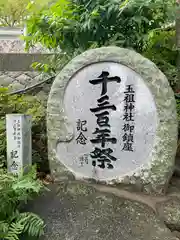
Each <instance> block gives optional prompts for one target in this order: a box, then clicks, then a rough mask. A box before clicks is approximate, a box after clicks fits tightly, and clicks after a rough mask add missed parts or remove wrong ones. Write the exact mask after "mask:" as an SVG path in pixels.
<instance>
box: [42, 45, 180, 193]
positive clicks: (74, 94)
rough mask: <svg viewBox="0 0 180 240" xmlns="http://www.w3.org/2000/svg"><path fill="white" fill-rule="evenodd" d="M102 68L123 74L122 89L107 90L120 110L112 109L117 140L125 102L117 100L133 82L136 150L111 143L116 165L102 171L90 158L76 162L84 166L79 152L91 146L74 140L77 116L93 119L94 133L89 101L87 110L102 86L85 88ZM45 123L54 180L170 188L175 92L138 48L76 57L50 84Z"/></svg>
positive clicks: (174, 143) (113, 74)
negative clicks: (123, 151) (130, 151)
mask: <svg viewBox="0 0 180 240" xmlns="http://www.w3.org/2000/svg"><path fill="white" fill-rule="evenodd" d="M94 65H95V66H94ZM92 69H93V71H92ZM99 69H100V70H99ZM100 72H102V73H103V72H106V73H107V72H108V73H110V75H111V76H110V77H116V76H117V78H118V77H120V82H121V88H120V87H119V88H118V89H117V86H115V85H113V84H115V83H113V84H112V85H111V86H110V87H109V88H110V89H108V90H109V93H110V94H109V96H110V100H111V101H112V103H113V104H116V108H117V110H118V111H117V112H118V113H117V114H112V113H110V116H111V118H112V122H113V123H112V127H111V130H112V131H111V132H112V136H113V137H116V135H117V134H118V135H119V136H118V137H117V139H118V138H119V139H122V137H123V136H121V135H122V134H121V131H122V130H121V129H122V126H123V123H122V118H123V105H122V104H119V105H118V103H122V102H123V94H124V93H125V91H126V87H127V86H128V85H129V86H130V85H132V84H134V86H135V88H134V90H136V91H137V93H136V95H135V98H136V100H137V103H136V105H135V111H136V112H135V114H136V119H135V120H137V124H138V127H137V128H135V148H136V149H135V151H134V153H128V154H126V155H125V154H124V153H123V154H122V152H121V151H122V146H121V142H118V141H117V143H118V144H117V145H116V147H114V148H112V146H111V145H110V146H109V148H110V149H111V150H113V151H114V152H115V154H116V155H115V156H116V160H117V159H118V161H116V163H115V165H114V166H113V167H114V169H112V166H111V170H109V169H108V171H106V169H105V170H103V171H102V169H101V170H99V168H98V167H97V166H95V165H93V164H92V161H90V164H89V159H88V158H87V161H86V164H84V166H83V168H81V166H78V164H79V165H81V164H80V162H78V161H79V160H78V156H79V158H80V157H81V155H83V156H84V155H86V153H87V152H89V147H88V148H87V149H86V148H85V147H86V146H85V147H83V148H79V147H78V146H77V145H75V144H74V143H75V140H77V139H76V137H77V135H76V134H77V133H76V130H75V129H76V126H75V122H76V121H75V120H76V119H77V117H78V116H79V118H80V117H82V119H80V120H83V122H84V123H87V122H88V121H89V123H88V129H90V130H91V134H92V131H93V129H95V126H94V125H93V124H91V122H93V121H95V120H94V118H93V116H92V113H91V115H90V113H88V111H87V109H86V105H87V108H88V107H89V106H92V107H95V106H94V104H95V101H94V99H98V95H97V93H99V96H100V91H101V88H100V87H99V88H97V90H98V91H96V90H95V88H94V86H92V87H91V88H89V90H88V91H87V88H88V87H89V85H88V87H87V83H88V82H90V80H92V79H95V78H98V76H99V74H100ZM117 78H116V82H118V80H117ZM96 81H97V80H96ZM98 81H99V80H98ZM91 100H92V101H91ZM78 106H79V108H78ZM92 107H91V108H92ZM88 114H89V115H88ZM118 114H119V115H118ZM86 116H87V119H85V117H86ZM83 117H84V118H83ZM118 118H119V120H118ZM77 120H78V119H77ZM47 125H48V138H49V160H50V166H51V170H52V174H53V175H54V177H55V179H56V180H62V179H64V178H65V179H68V178H70V179H71V178H76V179H84V180H91V179H94V180H96V182H99V181H101V182H104V183H106V184H119V183H123V184H135V185H137V184H138V185H141V188H142V190H143V191H145V192H148V193H158V194H161V193H163V192H165V191H166V187H167V183H168V182H169V179H170V177H171V175H172V172H173V168H174V161H175V152H176V146H177V117H176V104H175V99H174V94H173V91H172V89H171V88H170V86H169V83H168V80H167V79H166V77H165V76H164V74H163V73H162V72H161V71H160V70H159V69H158V68H157V67H156V66H155V64H153V63H152V62H151V61H149V60H148V59H145V58H144V57H142V56H141V55H139V54H137V53H135V52H134V51H131V50H128V49H122V48H117V47H105V48H100V49H93V50H89V51H87V52H85V53H83V54H81V55H80V56H78V57H76V58H75V59H73V60H72V61H71V62H70V63H69V64H68V65H67V66H66V67H65V68H64V69H63V70H62V71H61V73H60V74H59V75H58V76H57V78H56V79H55V81H54V83H53V85H52V88H51V92H50V95H49V100H48V118H47ZM84 127H86V126H84ZM81 130H82V129H81ZM118 131H119V133H118ZM91 137H92V135H91V136H90V135H89V133H88V135H85V138H86V139H88V140H89V139H92V138H91ZM119 139H118V140H119ZM113 141H114V140H113ZM73 144H74V145H73ZM88 146H89V145H88ZM77 160H78V161H77ZM109 167H110V166H109Z"/></svg>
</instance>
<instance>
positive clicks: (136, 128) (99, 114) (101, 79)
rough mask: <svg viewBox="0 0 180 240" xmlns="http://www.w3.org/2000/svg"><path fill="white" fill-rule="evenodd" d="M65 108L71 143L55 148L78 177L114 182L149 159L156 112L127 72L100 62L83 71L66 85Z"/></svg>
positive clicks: (136, 78)
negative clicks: (71, 134)
mask: <svg viewBox="0 0 180 240" xmlns="http://www.w3.org/2000/svg"><path fill="white" fill-rule="evenodd" d="M64 105H65V111H66V115H67V117H68V119H69V121H70V123H71V124H72V125H73V128H74V139H73V140H72V141H70V142H61V143H59V144H58V146H57V156H58V157H59V160H60V161H62V162H63V164H64V165H65V166H66V167H67V168H68V169H70V170H71V171H72V172H76V175H79V176H81V177H87V178H97V179H99V180H107V179H115V178H116V176H117V177H118V178H119V177H120V176H122V177H123V176H124V175H127V173H130V172H134V171H135V170H136V169H137V168H139V167H141V166H142V165H143V164H146V163H147V161H148V160H149V159H150V158H149V155H150V154H151V151H152V148H153V143H154V137H155V134H156V128H157V124H158V119H157V109H156V105H155V102H154V99H153V96H152V94H151V92H150V90H149V89H148V87H147V85H146V84H145V82H144V81H143V79H142V78H141V76H140V75H138V74H137V73H136V72H134V71H133V70H131V69H130V68H128V67H126V66H124V65H120V64H118V63H113V62H102V63H96V64H92V65H89V66H87V67H85V68H83V69H81V70H80V71H79V72H77V73H76V74H75V75H74V76H73V77H72V79H71V81H70V82H69V83H68V86H67V88H66V91H65V96H64Z"/></svg>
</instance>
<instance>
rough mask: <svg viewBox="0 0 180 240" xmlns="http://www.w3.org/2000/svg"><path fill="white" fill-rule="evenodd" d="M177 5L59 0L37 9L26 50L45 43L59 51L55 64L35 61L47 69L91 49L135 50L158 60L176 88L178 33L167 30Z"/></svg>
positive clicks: (159, 0)
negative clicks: (102, 47)
mask: <svg viewBox="0 0 180 240" xmlns="http://www.w3.org/2000/svg"><path fill="white" fill-rule="evenodd" d="M175 5H176V4H175V0H163V1H162V0H156V1H154V0H146V1H144V0H98V1H92V0H63V1H62V0H57V1H56V2H55V3H52V4H51V5H50V6H49V7H48V8H46V7H44V8H41V9H39V10H38V11H36V13H35V12H34V11H32V12H31V14H30V17H29V19H28V21H27V27H28V33H29V35H28V36H27V37H25V40H26V48H27V49H29V48H30V47H31V46H33V45H34V44H36V43H41V44H42V45H43V46H44V47H46V48H48V49H50V50H53V51H55V52H56V53H58V52H59V55H58V56H55V57H54V59H53V60H51V61H50V63H49V65H47V64H40V63H34V65H33V67H34V68H36V69H38V70H40V71H44V72H49V71H53V72H55V71H56V70H59V69H61V68H62V67H63V66H64V65H65V64H66V63H67V62H68V61H69V60H70V59H71V58H73V57H75V56H76V55H78V54H80V53H81V52H83V51H84V50H86V49H89V48H95V47H101V46H107V45H116V46H120V47H126V48H133V49H135V50H136V51H138V52H139V53H141V54H143V55H144V56H146V57H148V58H149V59H151V60H152V61H154V62H155V63H156V64H157V65H158V67H159V68H160V69H161V70H162V71H163V72H164V73H165V74H166V75H167V77H168V79H169V81H170V84H171V86H172V87H173V88H175V85H176V83H177V70H176V66H175V59H176V56H177V51H176V49H175V47H174V46H175V43H174V39H175V38H174V35H175V31H174V30H172V29H171V30H170V31H169V30H166V29H164V28H163V27H164V25H166V24H168V23H169V22H173V21H174V20H175ZM60 49H61V52H60Z"/></svg>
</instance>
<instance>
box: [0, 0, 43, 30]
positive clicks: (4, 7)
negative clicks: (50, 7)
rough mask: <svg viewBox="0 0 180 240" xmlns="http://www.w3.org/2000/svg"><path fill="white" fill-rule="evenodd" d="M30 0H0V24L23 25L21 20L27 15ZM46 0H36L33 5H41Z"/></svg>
mask: <svg viewBox="0 0 180 240" xmlns="http://www.w3.org/2000/svg"><path fill="white" fill-rule="evenodd" d="M30 3H31V0H1V1H0V24H2V25H3V26H10V27H14V26H23V21H24V20H25V19H26V17H27V16H28V10H29V9H28V6H29V4H30ZM45 3H46V4H47V3H48V1H47V0H46V1H44V0H36V1H35V3H34V5H35V6H36V8H37V7H38V6H40V7H42V6H43V5H44V4H45Z"/></svg>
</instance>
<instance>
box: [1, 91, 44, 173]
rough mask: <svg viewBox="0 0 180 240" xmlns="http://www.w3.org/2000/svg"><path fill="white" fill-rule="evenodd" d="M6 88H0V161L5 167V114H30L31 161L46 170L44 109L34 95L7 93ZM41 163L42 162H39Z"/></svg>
mask: <svg viewBox="0 0 180 240" xmlns="http://www.w3.org/2000/svg"><path fill="white" fill-rule="evenodd" d="M7 93H8V89H6V88H0V161H1V163H3V166H4V167H6V126H5V116H6V114H11V113H22V114H30V115H31V116H32V140H33V142H32V147H33V162H35V163H38V164H39V165H38V167H39V168H41V167H42V169H43V170H44V171H48V159H47V143H46V139H47V137H46V124H45V116H46V109H45V107H44V106H43V104H42V103H41V102H40V101H39V99H38V98H37V97H36V96H28V95H18V94H16V95H9V94H7ZM41 163H43V164H41Z"/></svg>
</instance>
